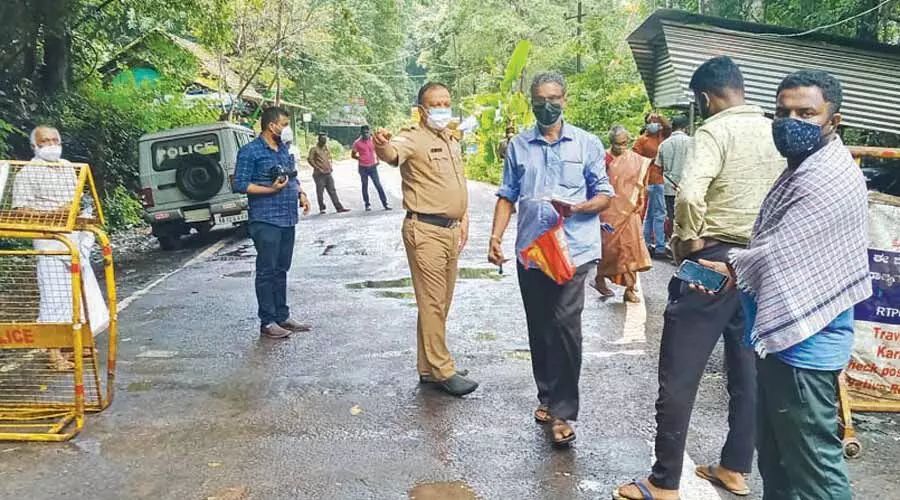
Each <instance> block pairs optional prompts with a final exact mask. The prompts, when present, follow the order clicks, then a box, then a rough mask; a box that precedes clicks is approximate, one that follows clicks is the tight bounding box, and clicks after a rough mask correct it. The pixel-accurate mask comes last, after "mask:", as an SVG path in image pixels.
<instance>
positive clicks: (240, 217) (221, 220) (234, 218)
mask: <svg viewBox="0 0 900 500" xmlns="http://www.w3.org/2000/svg"><path fill="white" fill-rule="evenodd" d="M249 218H250V214H249V213H247V211H246V210H244V211H243V212H241V213H239V214H234V215H222V214H216V216H215V219H216V224H235V223H237V222H245V221H247V220H248V219H249Z"/></svg>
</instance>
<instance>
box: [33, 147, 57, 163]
mask: <svg viewBox="0 0 900 500" xmlns="http://www.w3.org/2000/svg"><path fill="white" fill-rule="evenodd" d="M34 157H35V158H37V159H38V160H43V161H52V162H56V161H59V159H60V158H61V157H62V146H59V145H53V146H38V147H37V148H35V149H34Z"/></svg>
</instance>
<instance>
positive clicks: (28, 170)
mask: <svg viewBox="0 0 900 500" xmlns="http://www.w3.org/2000/svg"><path fill="white" fill-rule="evenodd" d="M32 161H35V160H34V159H32ZM60 163H62V164H63V165H69V162H67V161H66V160H61V162H60ZM77 187H78V174H77V173H76V172H75V168H74V167H65V166H54V167H50V166H46V165H25V166H23V167H22V168H21V169H20V170H19V171H18V172H17V173H16V174H15V176H14V177H13V190H12V208H13V209H16V208H27V209H31V210H43V211H48V212H50V211H55V210H62V209H64V208H66V207H67V206H69V204H70V203H72V200H74V199H75V189H76V188H77Z"/></svg>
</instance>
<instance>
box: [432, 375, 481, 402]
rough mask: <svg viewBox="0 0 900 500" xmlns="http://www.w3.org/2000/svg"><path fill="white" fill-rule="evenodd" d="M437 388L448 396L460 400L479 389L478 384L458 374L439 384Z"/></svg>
mask: <svg viewBox="0 0 900 500" xmlns="http://www.w3.org/2000/svg"><path fill="white" fill-rule="evenodd" d="M437 386H438V388H439V389H440V390H442V391H444V392H446V393H447V394H450V395H453V396H456V397H458V398H460V397H463V396H465V395H466V394H469V393H471V392H473V391H475V389H478V382H475V381H474V380H469V379H467V378H466V377H463V376H462V375H459V374H457V375H454V376H452V377H450V378H448V379H447V380H444V381H441V382H438V383H437Z"/></svg>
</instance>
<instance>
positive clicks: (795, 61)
mask: <svg viewBox="0 0 900 500" xmlns="http://www.w3.org/2000/svg"><path fill="white" fill-rule="evenodd" d="M797 33H798V32H797V31H795V30H790V29H785V28H782V27H779V26H769V25H763V24H753V23H745V22H741V21H733V20H729V19H722V18H716V17H708V16H700V15H696V14H692V13H689V12H683V11H677V10H659V11H657V12H656V13H654V14H653V15H652V16H650V17H649V18H648V19H647V20H646V21H645V22H644V23H643V24H642V25H641V26H640V27H638V28H637V29H636V30H635V31H634V32H633V33H632V34H631V35H630V36H629V37H628V43H629V45H630V46H631V51H632V53H633V54H634V59H635V62H636V63H637V66H638V70H639V71H640V73H641V78H642V79H643V80H644V86H645V87H646V88H647V94H648V95H649V96H650V100H651V102H653V104H654V106H657V107H682V106H683V107H686V106H689V105H690V104H691V102H692V101H693V94H692V93H691V91H690V90H689V89H688V83H689V82H690V80H691V76H692V75H693V73H694V70H696V69H697V67H699V66H700V65H701V64H703V62H704V61H706V60H707V59H710V58H712V57H716V56H720V55H728V56H730V57H731V58H732V59H734V60H735V61H736V62H737V63H738V64H739V65H740V66H741V71H742V72H743V74H744V81H745V87H746V94H747V100H748V101H749V102H750V103H752V104H757V105H759V106H762V107H763V108H764V109H765V110H766V111H767V112H770V113H771V112H774V107H775V91H776V90H777V88H778V84H779V83H780V82H781V80H782V79H783V78H784V77H785V76H787V75H788V74H789V73H792V72H794V71H797V70H800V69H821V70H825V71H828V72H829V73H831V74H833V75H835V76H836V77H837V78H838V79H840V80H841V82H842V83H843V86H844V105H843V109H842V112H843V115H844V122H843V123H844V124H845V125H847V126H850V127H859V128H863V129H869V130H881V131H885V132H892V133H900V47H897V46H892V45H884V44H876V43H868V42H863V41H860V40H853V39H847V38H841V37H834V36H828V35H821V34H811V35H803V36H793V35H796V34H797Z"/></svg>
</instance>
